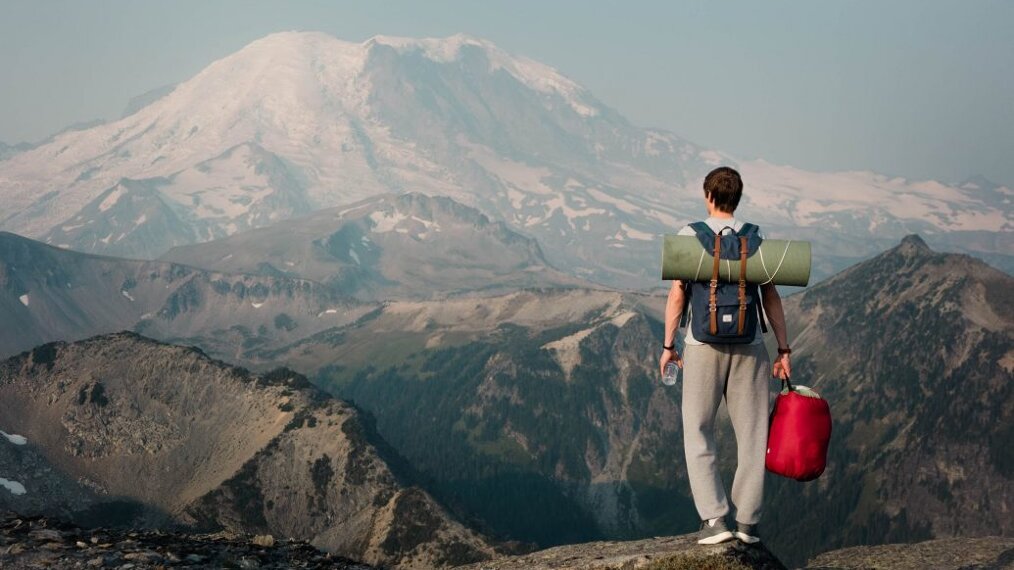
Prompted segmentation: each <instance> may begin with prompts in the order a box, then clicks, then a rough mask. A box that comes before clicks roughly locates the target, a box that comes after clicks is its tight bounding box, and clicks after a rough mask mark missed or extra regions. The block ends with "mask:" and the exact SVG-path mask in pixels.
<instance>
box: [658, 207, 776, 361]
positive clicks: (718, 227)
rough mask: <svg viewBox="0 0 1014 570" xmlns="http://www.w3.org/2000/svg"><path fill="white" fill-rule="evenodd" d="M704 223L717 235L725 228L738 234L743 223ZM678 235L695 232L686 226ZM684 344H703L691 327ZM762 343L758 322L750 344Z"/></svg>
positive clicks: (724, 220) (721, 220) (733, 220)
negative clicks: (695, 336)
mask: <svg viewBox="0 0 1014 570" xmlns="http://www.w3.org/2000/svg"><path fill="white" fill-rule="evenodd" d="M704 223H706V224H708V227H710V228H711V231H713V232H715V233H718V232H720V231H722V230H723V228H726V226H728V227H730V228H732V232H738V231H739V230H740V228H742V227H743V222H741V221H739V220H737V219H736V218H715V217H710V218H708V219H706V220H704ZM732 232H730V231H729V230H728V229H725V233H732ZM678 235H681V236H692V235H697V232H695V231H694V229H693V228H691V227H690V226H689V225H687V226H683V229H681V230H680V231H679V233H678ZM757 235H759V236H760V237H761V239H763V238H764V235H763V234H762V233H761V232H760V230H758V231H757ZM757 301H758V302H760V299H758V300H757ZM689 310H690V303H687V311H689ZM687 322H688V323H689V322H690V321H689V319H688V320H687ZM684 342H685V343H686V344H704V343H703V342H701V341H699V340H697V339H696V338H694V331H693V330H692V327H690V326H687V334H686V336H685V337H684ZM763 343H764V336H763V335H762V334H761V328H760V323H759V322H758V323H757V332H756V334H754V337H753V342H751V343H750V344H763Z"/></svg>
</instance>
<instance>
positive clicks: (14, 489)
mask: <svg viewBox="0 0 1014 570" xmlns="http://www.w3.org/2000/svg"><path fill="white" fill-rule="evenodd" d="M0 487H4V488H5V489H7V490H8V491H10V492H11V494H13V495H24V494H25V493H27V492H28V491H27V490H26V489H25V486H24V485H22V484H21V483H18V482H17V481H11V480H8V479H4V478H3V477H0Z"/></svg>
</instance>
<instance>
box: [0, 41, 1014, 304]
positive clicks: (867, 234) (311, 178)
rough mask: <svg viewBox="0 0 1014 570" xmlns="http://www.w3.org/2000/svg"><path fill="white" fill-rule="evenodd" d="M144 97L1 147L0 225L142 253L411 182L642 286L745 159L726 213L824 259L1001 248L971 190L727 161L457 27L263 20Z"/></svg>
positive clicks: (85, 245) (996, 226)
mask: <svg viewBox="0 0 1014 570" xmlns="http://www.w3.org/2000/svg"><path fill="white" fill-rule="evenodd" d="M159 95H161V96H160V97H152V98H151V99H153V101H152V102H151V103H150V104H148V105H147V106H144V107H142V108H140V109H138V110H136V112H133V113H132V114H130V115H129V116H126V117H124V118H121V119H120V120H117V121H113V122H109V123H105V124H101V125H98V126H95V127H93V128H90V129H87V130H82V131H73V132H66V133H63V134H61V135H59V136H56V137H55V138H54V139H53V140H52V141H49V142H48V143H46V144H43V145H41V146H39V147H38V148H35V149H32V150H29V151H26V152H23V153H20V154H18V155H15V156H13V157H12V158H10V159H8V160H7V161H4V162H2V163H0V201H2V203H3V207H2V210H0V228H3V229H6V230H9V231H13V232H17V233H22V234H25V235H28V236H32V237H41V238H44V239H46V241H48V242H50V243H52V244H54V245H62V246H66V247H71V248H81V249H84V250H87V251H100V252H115V253H118V254H126V255H135V256H141V257H148V256H154V255H156V254H159V253H162V252H164V251H166V250H168V249H169V248H170V247H172V246H175V245H180V244H182V243H187V242H197V241H205V240H209V239H213V238H216V237H221V236H225V235H231V234H233V233H237V232H240V231H243V230H245V229H249V228H252V227H260V226H264V225H269V224H273V223H276V222H278V221H280V220H285V219H287V218H290V217H292V216H296V215H298V214H301V213H305V212H307V211H310V210H316V209H321V208H327V207H332V206H339V205H345V204H349V203H352V202H356V201H358V200H362V199H365V198H368V197H371V196H375V195H378V194H383V193H390V192H396V193H399V192H406V191H416V192H421V193H424V194H430V195H444V196H448V197H451V198H453V199H455V200H457V201H459V202H462V203H464V204H466V205H469V206H472V207H475V208H478V209H479V210H481V211H482V212H484V213H485V214H487V215H489V216H490V217H491V218H493V219H495V220H501V221H503V222H505V223H507V224H509V225H510V226H512V227H513V228H514V229H516V230H518V231H520V232H523V233H526V234H528V235H530V236H532V237H535V238H536V239H537V240H538V241H539V243H540V244H541V245H542V247H543V249H544V251H545V252H546V256H547V258H548V260H549V261H550V263H552V264H554V265H556V266H557V267H560V268H561V269H564V270H567V271H569V272H571V273H574V274H576V275H579V276H582V277H587V278H592V279H597V280H599V281H602V282H606V283H610V284H613V285H620V286H633V287H651V286H653V285H656V284H657V283H658V279H657V270H658V268H657V265H658V249H659V240H658V238H659V237H660V235H661V234H663V233H667V232H674V231H676V230H677V229H678V228H679V226H681V225H682V224H683V223H685V222H686V221H688V220H690V219H691V218H696V217H700V216H701V215H703V207H702V204H701V201H700V182H699V181H700V178H701V176H702V175H703V174H704V173H705V172H707V170H709V169H710V168H712V167H713V166H715V165H717V164H720V163H724V164H734V165H736V164H738V166H739V167H740V168H741V169H742V171H743V173H744V178H745V180H746V183H747V186H748V190H747V199H746V201H745V203H744V206H743V216H744V217H749V218H751V219H753V220H755V221H757V222H759V223H761V224H763V225H765V226H766V227H768V234H769V235H775V234H785V235H793V236H800V237H801V238H805V239H813V240H814V241H816V248H817V249H816V250H815V251H816V252H817V254H818V257H822V258H823V259H827V260H835V259H837V257H836V256H841V257H843V258H852V259H854V258H857V257H863V256H865V255H869V254H872V253H873V252H876V251H880V250H882V249H884V248H886V247H887V246H888V245H889V244H891V243H893V242H894V241H896V240H897V239H898V238H899V237H900V236H902V235H904V234H908V233H912V232H915V231H919V232H921V233H922V234H924V235H926V236H928V238H929V239H930V241H931V242H937V243H942V244H944V245H949V246H951V247H958V248H965V249H971V250H975V251H978V252H979V253H985V254H989V253H995V252H1001V253H1007V252H1009V251H1011V249H1012V247H1011V246H1014V244H1012V243H1011V242H1012V239H1011V235H1012V229H1014V222H1012V214H1011V209H1010V207H1009V205H1008V206H1006V207H1004V206H1003V205H1002V204H1001V205H997V204H996V202H994V201H992V200H991V199H990V200H987V199H985V198H984V197H983V196H981V195H980V194H977V193H975V192H973V191H970V190H969V189H965V188H955V187H949V186H946V185H943V184H939V183H935V182H921V183H920V182H910V181H907V180H901V179H889V178H886V177H883V176H879V175H876V174H874V173H868V172H858V173H857V172H849V173H834V174H824V173H811V172H805V171H800V170H797V169H793V168H789V167H780V166H774V165H770V164H767V163H763V162H738V161H736V160H735V159H733V158H731V157H729V156H727V155H724V154H722V153H720V152H716V151H713V150H706V149H702V148H700V147H698V146H696V145H694V144H692V143H690V142H688V141H686V140H683V139H682V138H680V137H678V136H677V135H675V134H672V133H669V132H665V131H660V130H655V129H645V128H640V127H638V126H635V125H633V124H631V123H630V122H629V121H627V120H626V119H624V118H623V117H622V116H621V115H619V114H618V113H617V112H615V111H614V110H612V109H610V108H608V107H607V106H605V105H603V104H602V103H601V102H599V101H598V100H597V99H595V97H594V96H593V95H592V94H591V93H589V92H588V91H587V90H586V89H584V88H583V87H581V86H580V85H578V84H577V83H575V82H574V81H572V80H570V79H568V78H567V77H565V76H564V75H562V74H561V73H559V72H557V71H556V70H554V69H552V68H551V67H548V66H546V65H544V64H541V63H539V62H536V61H533V60H530V59H527V58H524V57H521V56H516V55H512V54H508V53H506V52H504V51H503V50H501V49H499V48H497V47H496V46H495V45H493V44H491V43H490V42H488V41H485V40H481V39H476V38H472V37H469V36H464V35H456V36H451V37H449V38H443V39H407V38H392V37H382V36H378V37H374V38H372V39H370V40H368V41H366V42H363V43H350V42H345V41H341V40H338V39H336V38H333V37H331V36H328V35H326V34H321V33H302V32H285V33H278V34H272V35H270V36H267V37H265V38H262V39H260V40H257V41H255V42H253V43H251V44H250V45H248V46H246V47H244V48H243V49H241V50H240V51H238V52H236V53H234V54H232V55H230V56H227V57H225V58H223V59H221V60H219V61H216V62H214V63H212V64H211V65H209V66H208V67H207V68H205V69H204V70H203V71H201V72H200V73H198V74H197V75H196V76H194V77H193V78H191V79H189V80H187V81H184V82H182V83H180V84H179V85H177V86H176V87H175V88H174V89H173V90H172V92H171V93H168V94H165V95H162V94H161V93H159ZM992 195H993V194H990V196H992ZM999 195H1000V196H1007V197H1008V198H1007V200H1009V196H1010V195H1011V191H1010V190H1009V189H1003V190H1002V191H1001V193H1000V194H999ZM124 200H126V201H127V203H126V205H121V204H120V202H121V201H124ZM103 206H105V208H103ZM149 225H151V226H152V227H150V228H148V227H146V226H149ZM799 225H802V226H804V228H807V229H808V230H803V231H799V230H796V229H793V230H792V232H790V231H789V229H788V228H795V227H796V226H799ZM818 228H820V229H826V230H827V231H817V229H818ZM998 232H999V235H1001V236H1003V237H1002V239H1000V240H999V241H997V240H994V241H993V243H992V245H989V244H986V245H983V244H984V243H985V242H986V241H988V240H983V239H982V236H983V235H984V234H986V235H991V236H995V235H997V234H998ZM872 236H875V237H872ZM953 236H957V237H954V238H953V239H952V237H953ZM955 240H957V241H955ZM832 263H833V261H832ZM830 269H832V268H830V267H829V268H827V270H825V271H821V270H820V269H818V271H817V273H818V274H820V273H824V274H826V273H827V272H828V271H829V270H830Z"/></svg>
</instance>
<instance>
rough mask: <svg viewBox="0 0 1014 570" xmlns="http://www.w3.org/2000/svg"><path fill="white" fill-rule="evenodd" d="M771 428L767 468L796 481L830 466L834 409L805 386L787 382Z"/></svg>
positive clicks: (805, 479)
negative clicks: (829, 446)
mask: <svg viewBox="0 0 1014 570" xmlns="http://www.w3.org/2000/svg"><path fill="white" fill-rule="evenodd" d="M785 384H786V388H784V389H783V390H782V392H781V394H779V395H778V398H777V399H776V400H775V407H774V409H773V410H772V411H771V423H770V426H769V428H768V451H767V457H766V459H765V462H764V463H765V466H766V467H767V470H768V471H770V472H772V473H774V474H776V475H781V476H783V477H788V478H790V479H795V480H796V481H812V480H813V479H816V478H817V477H820V474H821V473H823V472H824V468H825V467H826V466H827V446H828V442H830V440H831V408H830V407H829V406H828V405H827V400H825V399H823V398H821V397H820V396H819V395H817V393H816V392H814V391H813V390H811V389H809V388H807V387H806V386H793V385H792V382H789V381H788V380H786V381H785Z"/></svg>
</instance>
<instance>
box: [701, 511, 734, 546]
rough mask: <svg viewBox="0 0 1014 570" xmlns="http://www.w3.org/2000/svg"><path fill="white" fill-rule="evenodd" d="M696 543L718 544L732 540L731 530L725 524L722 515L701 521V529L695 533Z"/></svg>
mask: <svg viewBox="0 0 1014 570" xmlns="http://www.w3.org/2000/svg"><path fill="white" fill-rule="evenodd" d="M697 537H698V538H697V544H720V543H723V542H726V541H728V540H732V532H730V531H729V527H727V526H725V519H724V518H723V517H717V518H713V519H711V520H706V521H701V530H700V531H698V533H697Z"/></svg>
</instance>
